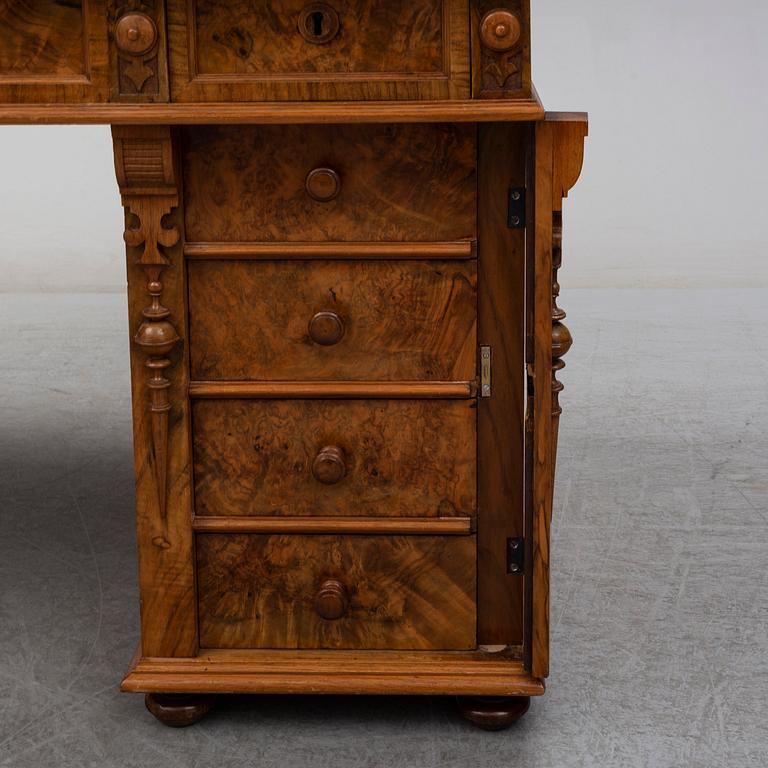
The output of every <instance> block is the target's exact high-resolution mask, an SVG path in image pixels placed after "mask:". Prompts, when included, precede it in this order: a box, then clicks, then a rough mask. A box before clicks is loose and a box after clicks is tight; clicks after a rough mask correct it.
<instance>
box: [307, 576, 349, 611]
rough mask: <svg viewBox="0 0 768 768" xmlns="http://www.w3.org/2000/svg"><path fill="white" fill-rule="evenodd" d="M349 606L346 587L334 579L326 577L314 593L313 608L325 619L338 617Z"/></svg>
mask: <svg viewBox="0 0 768 768" xmlns="http://www.w3.org/2000/svg"><path fill="white" fill-rule="evenodd" d="M348 608H349V599H348V598H347V588H346V587H345V586H344V585H343V584H342V583H341V582H340V581H337V580H336V579H326V580H325V581H324V582H323V583H322V586H321V587H320V589H319V590H318V591H317V595H315V610H316V611H317V612H318V614H320V616H322V617H323V618H324V619H326V620H327V621H335V620H336V619H340V618H341V617H342V616H344V614H345V613H346V612H347V609H348Z"/></svg>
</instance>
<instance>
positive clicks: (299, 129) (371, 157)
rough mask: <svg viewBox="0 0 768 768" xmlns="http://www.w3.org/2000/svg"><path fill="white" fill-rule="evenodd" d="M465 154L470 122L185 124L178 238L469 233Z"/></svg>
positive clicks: (422, 237)
mask: <svg viewBox="0 0 768 768" xmlns="http://www.w3.org/2000/svg"><path fill="white" fill-rule="evenodd" d="M475 153H476V129H475V127H474V126H470V125H397V126H393V125H373V126H360V125H347V126H338V125H336V126H311V127H310V126H197V127H189V128H186V129H185V132H184V185H185V206H186V236H187V240H188V241H190V242H195V241H197V242H237V241H241V242H249V241H262V242H263V241H268V242H269V241H280V242H283V241H288V242H291V241H292V242H295V241H310V242H318V241H320V242H324V241H342V242H343V241H363V242H365V241H400V242H402V241H422V242H436V241H451V240H462V239H473V238H474V237H475V233H476V228H477V201H476V195H477V181H476V154H475Z"/></svg>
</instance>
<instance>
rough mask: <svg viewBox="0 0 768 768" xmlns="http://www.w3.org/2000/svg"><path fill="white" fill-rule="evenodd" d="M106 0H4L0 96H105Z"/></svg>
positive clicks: (42, 99) (43, 99)
mask: <svg viewBox="0 0 768 768" xmlns="http://www.w3.org/2000/svg"><path fill="white" fill-rule="evenodd" d="M108 58H109V52H108V44H107V10H106V3H105V2H104V0H0V102H5V103H61V102H105V101H107V100H108V98H109V77H108V64H107V62H108Z"/></svg>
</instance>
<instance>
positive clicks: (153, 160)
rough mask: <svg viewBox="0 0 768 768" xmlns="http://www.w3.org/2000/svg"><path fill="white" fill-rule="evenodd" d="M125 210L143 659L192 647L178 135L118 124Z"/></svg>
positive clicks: (186, 652) (181, 652)
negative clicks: (176, 145) (177, 157)
mask: <svg viewBox="0 0 768 768" xmlns="http://www.w3.org/2000/svg"><path fill="white" fill-rule="evenodd" d="M112 136H113V144H114V155H115V171H116V174H117V181H118V184H119V186H120V193H121V197H122V203H123V206H124V208H125V232H124V239H125V243H126V246H127V248H126V252H127V272H128V312H129V323H130V329H131V341H132V344H131V380H132V385H133V387H132V388H133V444H134V455H135V469H136V517H137V536H138V544H139V583H140V590H141V604H142V654H143V655H145V656H163V657H165V656H191V655H193V654H194V652H195V651H196V649H197V629H196V620H195V608H194V601H195V591H194V554H193V538H192V530H191V526H190V517H191V509H192V496H191V494H192V486H191V474H190V466H191V457H190V435H189V429H190V407H189V401H188V398H187V390H188V386H189V371H188V366H187V364H186V363H187V349H186V345H185V343H184V337H185V335H186V313H187V308H186V285H185V276H184V263H183V253H182V250H183V249H182V239H183V212H182V209H181V200H180V189H179V184H178V178H179V177H178V171H177V162H176V152H175V148H174V145H175V142H176V135H175V132H174V131H172V129H170V128H169V127H167V126H144V127H142V126H115V127H113V129H112Z"/></svg>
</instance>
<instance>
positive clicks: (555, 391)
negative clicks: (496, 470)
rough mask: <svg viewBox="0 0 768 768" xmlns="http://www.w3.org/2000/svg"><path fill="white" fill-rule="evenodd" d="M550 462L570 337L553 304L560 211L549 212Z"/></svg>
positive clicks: (557, 291)
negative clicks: (550, 252)
mask: <svg viewBox="0 0 768 768" xmlns="http://www.w3.org/2000/svg"><path fill="white" fill-rule="evenodd" d="M552 219H553V220H552V465H553V466H554V465H555V464H556V463H557V438H558V431H559V427H560V414H561V413H562V412H563V409H562V407H561V405H560V393H561V392H562V391H563V389H564V386H563V384H562V383H561V382H560V381H559V380H558V378H557V374H558V373H559V372H560V371H562V370H563V368H565V362H564V361H563V359H562V358H563V357H565V355H566V354H568V350H569V349H570V348H571V346H572V345H573V337H572V336H571V332H570V331H569V330H568V327H567V326H566V325H564V324H563V320H565V318H566V314H565V312H564V311H563V310H562V309H560V307H559V306H558V305H557V300H558V298H559V297H560V283H559V282H558V271H559V270H560V267H562V265H563V214H562V213H561V212H560V211H554V213H553V214H552Z"/></svg>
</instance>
